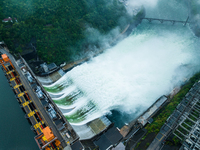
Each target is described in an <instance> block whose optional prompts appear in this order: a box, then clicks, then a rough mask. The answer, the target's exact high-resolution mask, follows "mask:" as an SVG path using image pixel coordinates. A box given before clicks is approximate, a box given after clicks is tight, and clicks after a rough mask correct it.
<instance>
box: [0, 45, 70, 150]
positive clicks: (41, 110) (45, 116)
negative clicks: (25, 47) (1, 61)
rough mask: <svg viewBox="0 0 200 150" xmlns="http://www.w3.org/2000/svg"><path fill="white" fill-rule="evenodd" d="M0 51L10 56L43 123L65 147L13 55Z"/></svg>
mask: <svg viewBox="0 0 200 150" xmlns="http://www.w3.org/2000/svg"><path fill="white" fill-rule="evenodd" d="M0 51H1V52H2V53H6V54H7V55H8V57H9V58H10V60H11V62H12V63H13V65H14V67H15V68H16V70H17V72H18V73H19V75H20V80H21V82H22V84H23V85H24V86H25V89H26V90H27V91H28V93H29V94H30V97H31V99H32V101H33V103H34V104H35V105H36V107H37V108H38V111H39V112H40V114H41V115H42V118H43V120H44V121H45V123H46V124H47V125H49V127H51V129H52V130H53V133H54V135H55V136H57V137H58V140H59V141H60V142H61V144H62V146H63V147H66V146H67V144H66V143H65V141H64V139H63V138H62V136H61V135H60V132H59V131H58V129H57V127H56V126H55V124H54V123H53V121H52V120H51V118H50V116H49V114H48V113H47V112H46V111H45V110H44V107H43V105H42V104H41V102H40V100H39V99H38V97H37V96H36V94H35V93H34V92H33V90H32V88H31V86H30V84H29V82H28V81H27V79H26V78H25V77H24V75H23V74H22V72H21V70H20V68H19V67H18V65H17V64H16V61H15V59H14V58H13V56H12V55H11V54H10V53H8V52H7V51H5V50H4V49H0Z"/></svg>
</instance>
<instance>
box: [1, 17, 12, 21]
mask: <svg viewBox="0 0 200 150" xmlns="http://www.w3.org/2000/svg"><path fill="white" fill-rule="evenodd" d="M10 20H12V18H10V17H9V18H5V19H3V21H10Z"/></svg>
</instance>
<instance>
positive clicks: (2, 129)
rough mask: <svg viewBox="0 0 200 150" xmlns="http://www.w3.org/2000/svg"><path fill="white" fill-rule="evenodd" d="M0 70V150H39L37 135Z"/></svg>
mask: <svg viewBox="0 0 200 150" xmlns="http://www.w3.org/2000/svg"><path fill="white" fill-rule="evenodd" d="M14 96H15V95H14V93H13V91H12V90H11V88H10V86H9V84H8V82H7V79H6V77H5V76H4V73H3V71H2V69H1V68H0V118H1V123H0V134H1V135H0V150H38V149H39V148H38V146H37V144H36V142H35V140H34V136H35V134H34V133H33V132H32V131H31V129H30V126H31V125H30V124H29V123H28V121H27V120H26V119H25V118H24V115H25V113H24V112H23V111H22V110H21V108H20V106H19V103H18V102H17V100H16V98H15V97H14Z"/></svg>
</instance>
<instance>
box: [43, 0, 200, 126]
mask: <svg viewBox="0 0 200 150" xmlns="http://www.w3.org/2000/svg"><path fill="white" fill-rule="evenodd" d="M187 12H188V9H187V6H186V5H185V4H184V3H183V4H180V3H178V0H177V1H176V0H169V1H164V0H160V1H158V2H157V4H156V6H154V7H151V8H147V11H146V13H147V17H155V18H156V17H157V18H163V19H176V20H186V18H187ZM199 47H200V43H199V39H197V38H196V37H195V36H194V35H193V33H192V32H191V30H190V29H189V27H188V26H186V27H183V25H182V24H175V25H174V26H173V25H171V24H168V23H164V24H160V23H158V22H157V23H156V22H155V23H151V24H150V23H148V22H145V21H143V23H142V24H141V25H139V26H138V27H137V29H135V30H134V31H133V32H132V34H131V35H130V36H129V37H127V38H126V39H124V40H123V41H121V42H120V43H118V44H117V45H116V46H114V47H112V48H110V49H107V50H106V51H105V52H104V53H103V54H101V55H99V56H97V57H95V58H93V59H92V60H91V61H89V62H86V63H84V64H82V65H80V66H77V67H75V68H73V70H71V71H70V72H68V73H66V74H65V75H64V76H63V77H62V78H61V79H59V80H58V81H57V82H56V83H54V84H52V85H49V86H46V87H45V88H46V89H47V91H49V93H50V94H51V95H53V97H54V98H53V100H54V101H55V103H56V104H57V105H58V107H60V108H62V111H63V110H64V111H63V113H64V115H65V117H66V118H67V119H68V121H69V122H70V123H71V124H76V125H82V124H85V123H87V122H89V121H91V120H93V119H95V118H98V117H101V116H103V115H111V116H112V113H111V112H112V110H115V111H117V112H118V113H119V114H121V117H120V118H119V119H117V117H116V116H115V117H113V118H115V121H116V122H118V123H119V122H120V123H119V124H120V125H122V124H123V123H128V122H130V121H131V120H133V119H134V118H136V117H137V116H138V115H140V114H141V113H142V112H144V111H145V110H146V109H147V108H148V107H149V106H150V105H151V104H153V103H154V102H155V101H156V100H157V99H158V98H159V97H160V96H162V95H164V94H165V95H167V94H169V93H170V92H171V91H172V90H173V88H174V87H177V86H180V85H181V84H183V83H184V81H185V80H186V79H188V78H190V77H191V76H192V75H193V74H194V73H195V72H197V71H199V68H200V66H199V64H200V53H199V52H200V50H199ZM123 116H124V117H123ZM111 118H112V117H111Z"/></svg>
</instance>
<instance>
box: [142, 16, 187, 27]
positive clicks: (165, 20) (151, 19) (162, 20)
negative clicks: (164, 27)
mask: <svg viewBox="0 0 200 150" xmlns="http://www.w3.org/2000/svg"><path fill="white" fill-rule="evenodd" d="M142 20H148V21H149V22H152V21H159V22H160V23H163V22H171V23H172V25H174V24H175V23H183V26H185V25H186V24H187V23H190V22H188V20H189V16H188V17H187V19H186V21H178V20H168V19H158V18H142Z"/></svg>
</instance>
